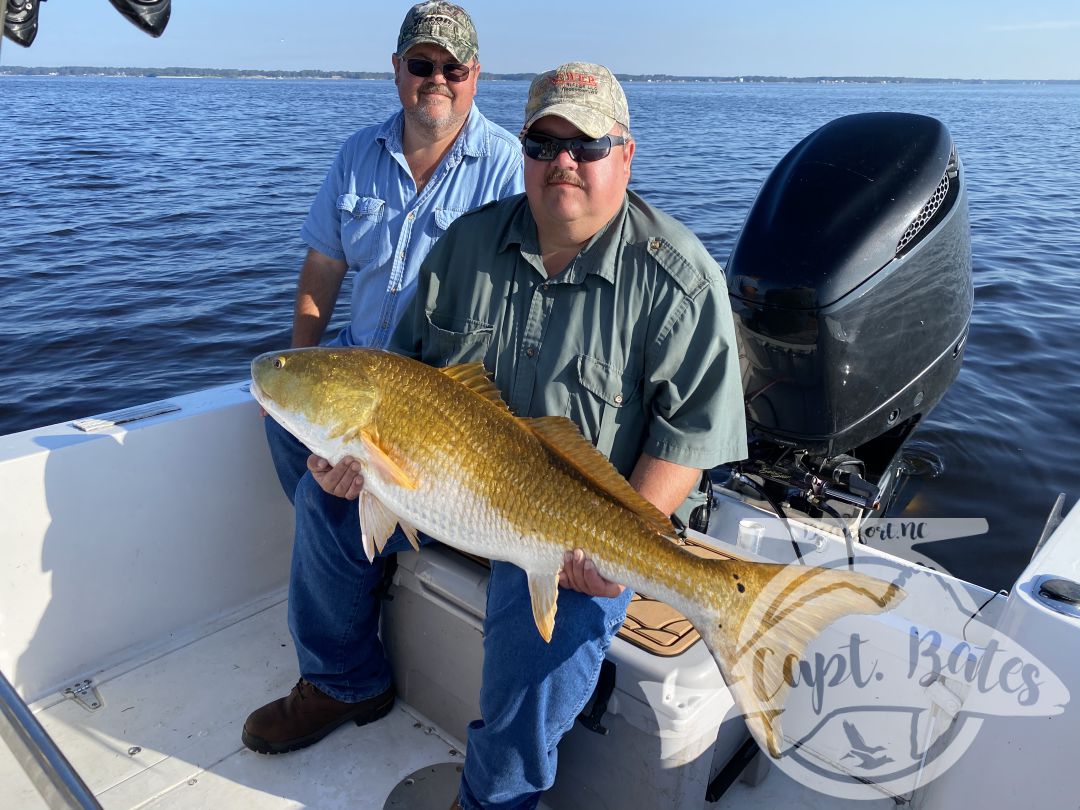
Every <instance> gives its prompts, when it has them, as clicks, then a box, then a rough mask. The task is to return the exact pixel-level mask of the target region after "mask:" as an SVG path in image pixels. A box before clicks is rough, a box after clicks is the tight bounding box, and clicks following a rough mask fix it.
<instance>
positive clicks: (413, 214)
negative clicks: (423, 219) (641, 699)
mask: <svg viewBox="0 0 1080 810" xmlns="http://www.w3.org/2000/svg"><path fill="white" fill-rule="evenodd" d="M415 215H416V212H415V211H410V212H409V219H412V218H413V217H414V216H415Z"/></svg>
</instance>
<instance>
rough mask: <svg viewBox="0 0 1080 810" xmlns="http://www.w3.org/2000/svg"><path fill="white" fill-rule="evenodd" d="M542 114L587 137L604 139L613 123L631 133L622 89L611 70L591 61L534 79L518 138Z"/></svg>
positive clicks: (566, 66)
mask: <svg viewBox="0 0 1080 810" xmlns="http://www.w3.org/2000/svg"><path fill="white" fill-rule="evenodd" d="M545 115H554V116H557V117H559V118H562V119H564V120H566V121H569V122H570V123H572V124H573V125H574V126H576V127H577V128H578V129H580V130H581V131H582V132H583V133H585V134H586V135H588V136H589V137H590V138H601V137H603V136H604V135H606V134H607V133H608V132H609V131H610V130H611V128H612V127H614V126H615V125H616V124H618V125H619V126H621V127H622V128H623V130H625V132H627V133H629V131H630V110H629V108H628V107H627V104H626V94H625V93H623V89H622V86H621V85H620V84H619V82H618V80H616V78H615V77H614V76H613V75H612V73H611V71H610V70H608V69H607V68H606V67H604V66H603V65H594V64H592V63H591V62H568V63H567V64H565V65H562V66H561V67H558V68H556V69H555V70H549V71H547V72H546V73H541V74H540V75H539V76H537V77H536V78H535V79H533V82H532V84H531V85H530V86H529V100H528V101H527V102H526V103H525V125H524V126H523V127H522V128H521V135H520V137H524V135H525V133H526V132H528V131H529V127H531V126H532V125H533V124H535V123H536V122H537V121H538V120H539V119H540V118H543V117H544V116H545Z"/></svg>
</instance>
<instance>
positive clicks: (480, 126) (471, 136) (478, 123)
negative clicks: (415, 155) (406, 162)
mask: <svg viewBox="0 0 1080 810" xmlns="http://www.w3.org/2000/svg"><path fill="white" fill-rule="evenodd" d="M404 127H405V111H404V110H398V111H397V113H396V114H394V115H392V116H390V117H389V118H388V119H386V120H385V121H383V123H382V124H381V125H380V127H379V129H378V131H377V132H376V133H375V140H376V141H379V142H381V143H382V144H383V145H384V146H385V147H386V149H387V150H388V151H389V152H391V153H394V154H403V153H404V151H405V147H404V146H403V145H402V143H401V138H402V133H403V132H404ZM450 152H451V154H454V153H457V152H463V153H465V154H466V155H469V156H470V157H484V156H485V155H487V154H488V132H487V127H485V126H484V116H483V115H482V114H481V113H480V110H478V109H477V108H476V103H475V102H474V103H473V105H472V109H470V110H469V117H468V118H466V119H465V126H464V127H462V129H461V132H460V133H458V137H457V140H455V141H454V145H453V147H452V148H451V150H450Z"/></svg>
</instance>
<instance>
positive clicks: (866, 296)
mask: <svg viewBox="0 0 1080 810" xmlns="http://www.w3.org/2000/svg"><path fill="white" fill-rule="evenodd" d="M726 270H727V278H728V285H729V293H730V297H731V304H732V310H733V313H734V315H735V319H736V327H737V330H738V334H739V340H740V353H741V361H742V371H743V387H744V393H745V400H746V412H747V422H748V427H749V429H750V433H751V437H752V438H754V439H756V440H760V441H765V442H768V443H770V444H776V445H780V446H784V447H796V448H799V449H802V450H805V451H807V452H808V453H809V454H812V455H814V456H817V457H820V458H828V457H831V456H836V455H838V454H842V453H847V452H854V451H855V450H856V448H858V447H860V446H861V445H864V444H867V443H869V442H873V441H875V440H877V439H878V438H879V437H882V436H884V435H886V434H890V433H891V434H892V435H895V436H898V437H899V438H898V441H899V442H902V441H903V438H906V436H907V435H908V433H910V430H911V429H913V427H914V425H915V424H917V423H918V422H919V421H920V420H921V419H922V418H923V417H924V416H925V414H927V413H928V412H929V411H930V409H931V408H933V407H934V406H935V405H936V404H937V403H938V402H939V401H940V400H941V398H942V396H944V394H945V391H946V390H947V389H948V387H949V385H950V384H951V383H952V381H953V380H954V379H955V377H956V375H957V373H958V371H959V369H960V363H961V360H962V356H963V348H964V344H965V340H966V336H967V332H968V326H969V322H970V318H971V309H972V303H973V287H972V277H971V240H970V228H969V223H968V213H967V194H966V186H965V178H964V171H963V166H962V164H961V163H960V161H959V159H958V157H957V154H956V149H955V146H954V144H953V141H952V137H951V135H950V134H949V131H948V129H947V128H946V127H945V126H944V125H943V124H942V123H941V122H940V121H937V120H936V119H934V118H930V117H927V116H922V115H911V114H906V113H864V114H859V115H850V116H845V117H843V118H839V119H837V120H835V121H832V122H830V123H828V124H826V125H825V126H823V127H821V128H820V129H818V130H817V131H815V132H813V133H811V134H810V135H809V136H807V137H806V138H805V139H804V140H803V141H801V142H800V143H799V144H798V145H796V146H795V147H794V148H793V149H792V150H791V151H790V152H789V153H788V154H787V155H786V156H785V157H784V158H783V159H782V160H781V161H780V163H779V164H777V166H776V168H775V169H774V170H773V171H772V173H771V174H770V175H769V177H768V178H767V179H766V181H765V183H764V185H763V186H762V188H761V191H760V192H759V193H758V196H757V198H756V199H755V201H754V203H753V205H752V207H751V209H750V212H749V215H748V216H747V218H746V222H745V224H744V225H743V228H742V230H741V232H740V233H739V236H738V238H737V239H736V242H735V245H734V247H733V249H732V252H731V255H730V258H729V260H728V262H727V267H726Z"/></svg>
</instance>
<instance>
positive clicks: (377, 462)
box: [359, 430, 417, 489]
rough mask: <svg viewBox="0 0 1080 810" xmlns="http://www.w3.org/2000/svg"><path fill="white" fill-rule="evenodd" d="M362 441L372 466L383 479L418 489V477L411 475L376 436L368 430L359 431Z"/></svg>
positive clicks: (407, 487) (406, 487)
mask: <svg viewBox="0 0 1080 810" xmlns="http://www.w3.org/2000/svg"><path fill="white" fill-rule="evenodd" d="M359 436H360V441H361V442H363V444H364V447H366V448H367V451H368V456H369V458H368V461H369V463H370V464H371V466H372V468H373V469H374V470H375V472H376V473H378V474H379V475H380V476H382V477H383V479H385V480H387V481H392V482H393V483H395V484H397V485H398V486H399V487H404V488H405V489H416V486H417V482H416V479H415V478H413V477H412V476H411V475H409V474H408V473H407V472H406V471H405V469H404V468H403V467H402V465H401V464H400V463H399V462H398V461H397V460H396V459H394V458H393V456H392V455H391V454H390V453H389V452H387V451H386V450H385V449H384V448H383V446H382V445H381V444H379V441H378V440H377V439H376V438H374V437H373V436H372V435H371V434H370V433H368V432H367V431H366V430H361V431H360V433H359Z"/></svg>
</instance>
